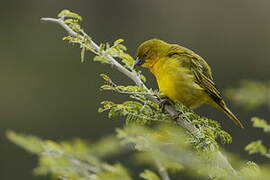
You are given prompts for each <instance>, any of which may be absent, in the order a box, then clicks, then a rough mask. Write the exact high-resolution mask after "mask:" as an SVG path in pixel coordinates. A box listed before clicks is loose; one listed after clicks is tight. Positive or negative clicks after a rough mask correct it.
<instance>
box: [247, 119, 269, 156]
mask: <svg viewBox="0 0 270 180" xmlns="http://www.w3.org/2000/svg"><path fill="white" fill-rule="evenodd" d="M251 121H252V122H253V127H255V128H261V129H263V131H264V132H266V133H270V125H269V124H268V123H267V122H266V121H265V120H264V119H260V118H258V117H253V118H252V119H251ZM245 150H246V151H248V152H249V154H256V153H259V154H261V155H263V156H265V157H267V158H270V151H269V149H267V148H266V147H265V146H264V145H263V144H262V141H261V140H257V141H252V142H250V143H249V144H248V145H247V146H246V147H245Z"/></svg>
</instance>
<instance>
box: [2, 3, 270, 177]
mask: <svg viewBox="0 0 270 180" xmlns="http://www.w3.org/2000/svg"><path fill="white" fill-rule="evenodd" d="M269 7H270V1H269V0H258V1H254V0H237V1H235V0H226V1H214V0H204V1H199V0H185V1H183V0H171V1H156V0H147V1H145V0H137V1H135V0H88V1H83V0H57V1H53V0H47V1H39V0H25V1H21V0H2V1H1V6H0V17H1V24H0V82H1V90H0V97H1V98H0V99H1V100H0V150H1V153H0V179H1V180H15V179H20V180H30V179H36V180H42V179H48V177H34V176H32V172H31V171H32V169H33V168H34V167H35V166H36V164H37V159H36V157H35V156H32V155H30V154H28V153H26V152H25V151H24V150H22V149H20V148H19V147H16V146H15V145H14V144H12V143H10V142H8V141H7V139H6V137H5V131H6V130H8V129H12V130H15V131H17V132H23V133H27V134H35V135H38V136H41V137H43V138H49V139H54V140H68V139H71V138H73V137H82V138H86V139H89V140H96V139H98V138H99V137H101V136H103V135H104V134H108V133H114V129H115V127H119V126H122V125H123V121H122V120H120V119H116V120H108V119H107V118H106V115H105V114H98V113H97V108H98V107H99V102H100V101H102V100H104V99H108V98H109V99H114V100H116V101H118V102H121V100H123V99H124V98H125V97H122V96H117V97H116V96H115V95H112V94H110V93H108V92H100V90H99V86H100V85H101V84H102V80H101V79H100V78H99V74H100V73H109V74H110V75H111V77H112V78H113V79H115V81H116V82H121V83H127V82H128V83H129V82H130V81H129V80H127V79H126V77H124V76H122V75H121V74H119V73H118V72H116V71H113V70H112V69H111V68H110V67H107V66H104V65H101V64H99V63H94V62H93V61H92V58H93V55H92V54H90V53H87V54H86V62H84V63H81V62H80V50H79V48H78V47H76V46H72V45H71V44H67V43H66V42H64V41H62V40H61V39H62V37H63V36H64V35H65V32H64V30H63V29H62V28H61V27H59V26H58V25H56V24H50V23H41V22H40V18H41V17H46V16H50V17H55V16H56V14H57V13H58V12H59V11H60V10H62V9H70V10H71V11H74V12H77V13H79V14H80V15H81V16H82V17H83V18H84V21H83V27H84V28H85V30H86V32H88V33H89V34H90V35H91V36H92V37H93V38H94V40H95V41H96V42H98V43H100V42H107V41H109V42H112V41H114V40H116V39H117V38H123V39H125V44H126V45H127V47H128V48H129V53H131V54H132V55H133V56H135V54H136V46H137V45H138V44H139V43H141V42H142V41H144V40H147V39H150V38H160V39H163V40H165V41H168V42H171V43H179V44H181V45H183V46H186V47H188V48H190V49H192V50H194V51H195V52H197V53H198V54H200V55H201V56H203V57H204V58H205V59H206V60H207V61H208V62H209V64H210V65H211V67H212V69H213V73H214V77H215V80H216V82H217V86H218V87H219V89H220V90H221V91H223V92H224V90H225V89H226V88H229V87H235V86H237V85H238V83H239V81H240V80H241V79H253V80H262V81H264V80H269V75H270V72H269V65H270V51H269V48H270V20H269V19H270V11H269ZM143 71H145V70H143ZM146 76H147V77H148V82H147V85H148V86H149V87H156V84H155V81H154V79H153V77H152V75H151V74H150V73H148V72H146ZM228 104H230V106H231V109H232V110H233V111H234V112H235V114H237V115H238V117H239V118H240V119H241V120H242V121H243V122H244V124H245V126H246V129H244V130H241V129H239V128H237V127H235V126H234V125H233V124H232V123H231V121H229V120H228V119H227V117H226V116H225V115H224V114H223V113H222V112H219V111H218V110H215V109H212V108H209V107H202V108H200V109H198V110H196V111H197V112H198V113H200V114H202V115H205V116H208V117H210V118H213V119H216V120H219V121H220V122H221V123H222V125H223V126H224V128H225V129H226V130H227V131H228V132H230V133H231V134H232V135H233V140H234V141H233V144H231V145H226V146H225V149H227V150H229V151H232V152H236V153H238V154H240V155H241V156H242V157H245V158H248V159H250V160H255V161H256V162H260V161H261V159H260V158H258V157H257V156H248V155H247V153H246V152H244V151H243V147H244V146H245V145H246V144H247V143H248V142H249V141H251V140H255V139H257V138H261V137H260V135H261V133H260V131H259V130H256V129H252V128H251V127H250V122H249V119H250V117H251V116H256V115H259V116H260V117H262V118H267V117H268V115H269V113H270V112H269V110H268V109H267V108H260V109H259V110H256V111H246V110H244V109H242V108H240V107H236V106H234V105H233V104H232V103H229V102H228Z"/></svg>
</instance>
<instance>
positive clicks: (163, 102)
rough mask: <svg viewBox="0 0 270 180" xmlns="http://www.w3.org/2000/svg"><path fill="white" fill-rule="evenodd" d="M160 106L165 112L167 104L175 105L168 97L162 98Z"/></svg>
mask: <svg viewBox="0 0 270 180" xmlns="http://www.w3.org/2000/svg"><path fill="white" fill-rule="evenodd" d="M158 105H159V108H160V110H161V111H162V112H164V110H165V106H166V105H173V102H172V101H171V100H169V99H168V98H164V99H161V101H160V102H159V104H158Z"/></svg>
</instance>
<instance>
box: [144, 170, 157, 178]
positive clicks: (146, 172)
mask: <svg viewBox="0 0 270 180" xmlns="http://www.w3.org/2000/svg"><path fill="white" fill-rule="evenodd" d="M140 177H142V178H144V179H146V180H160V178H159V177H158V176H157V175H156V173H154V172H153V171H151V170H144V172H142V173H141V174H140Z"/></svg>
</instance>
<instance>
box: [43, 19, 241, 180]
mask: <svg viewBox="0 0 270 180" xmlns="http://www.w3.org/2000/svg"><path fill="white" fill-rule="evenodd" d="M64 18H65V17H61V18H58V19H56V18H41V20H42V21H44V22H53V23H56V24H59V25H60V26H61V27H63V28H64V29H65V30H66V31H67V33H68V34H69V35H70V36H73V37H77V38H80V39H83V38H84V36H83V35H86V34H85V33H84V32H82V34H83V35H81V34H80V33H77V32H75V31H74V30H72V29H71V28H70V27H69V26H68V25H67V24H66V23H65V22H64ZM88 43H89V45H91V46H92V47H93V48H94V51H95V52H100V47H99V46H98V45H97V44H96V43H95V42H94V41H92V40H90V41H89V42H88ZM98 55H102V56H104V57H106V58H107V59H109V60H110V61H111V64H112V66H113V67H114V68H115V69H117V70H118V71H119V72H121V73H123V74H124V75H126V76H127V77H128V78H130V79H131V80H132V81H133V82H134V83H135V84H136V85H137V86H140V87H143V88H145V89H147V90H148V88H147V87H146V85H145V84H144V83H143V81H142V80H141V79H140V77H139V75H138V74H137V73H136V72H135V71H130V70H128V69H127V68H125V67H124V66H122V65H121V64H120V63H119V62H118V61H117V60H116V59H115V58H114V57H112V56H111V55H107V54H102V53H100V54H98ZM147 97H148V99H149V100H151V101H153V102H155V103H158V104H159V103H160V100H159V99H158V98H157V97H155V96H154V95H150V94H149V95H148V96H147ZM164 109H165V110H166V111H167V112H168V113H169V114H170V115H171V116H172V117H177V118H176V123H177V125H179V126H181V127H182V128H184V129H185V130H187V131H188V132H189V133H190V134H192V135H193V136H194V137H199V136H200V132H199V129H198V128H197V127H196V126H194V125H192V124H191V123H190V122H188V121H186V120H185V119H183V118H181V116H179V112H178V111H177V110H176V109H175V107H174V106H172V105H167V104H166V105H165V107H164ZM213 163H214V164H216V165H217V166H218V167H220V168H222V169H227V170H229V171H230V172H232V176H234V177H237V179H240V178H239V176H238V174H237V172H236V171H235V170H234V169H233V167H232V165H231V164H230V163H229V161H228V160H227V158H226V156H224V155H223V154H222V153H221V152H220V151H217V152H216V158H215V160H214V162H213Z"/></svg>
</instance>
